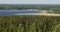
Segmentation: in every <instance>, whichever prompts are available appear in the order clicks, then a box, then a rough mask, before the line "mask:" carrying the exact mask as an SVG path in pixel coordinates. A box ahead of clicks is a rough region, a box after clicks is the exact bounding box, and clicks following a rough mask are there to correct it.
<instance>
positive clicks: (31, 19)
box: [0, 16, 60, 32]
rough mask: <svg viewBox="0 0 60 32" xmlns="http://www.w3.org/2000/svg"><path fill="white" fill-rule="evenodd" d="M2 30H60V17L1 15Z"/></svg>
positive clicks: (0, 25)
mask: <svg viewBox="0 0 60 32" xmlns="http://www.w3.org/2000/svg"><path fill="white" fill-rule="evenodd" d="M0 32H60V17H59V16H56V17H55V16H0Z"/></svg>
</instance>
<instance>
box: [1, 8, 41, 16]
mask: <svg viewBox="0 0 60 32" xmlns="http://www.w3.org/2000/svg"><path fill="white" fill-rule="evenodd" d="M30 13H32V14H30ZM34 13H40V11H39V10H36V9H34V10H29V9H28V10H0V16H12V15H22V14H23V15H33V14H34Z"/></svg>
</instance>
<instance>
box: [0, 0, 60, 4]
mask: <svg viewBox="0 0 60 32" xmlns="http://www.w3.org/2000/svg"><path fill="white" fill-rule="evenodd" d="M0 4H60V0H0Z"/></svg>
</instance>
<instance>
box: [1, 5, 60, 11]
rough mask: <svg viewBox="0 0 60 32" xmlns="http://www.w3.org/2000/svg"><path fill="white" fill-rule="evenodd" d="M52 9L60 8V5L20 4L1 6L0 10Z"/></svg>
mask: <svg viewBox="0 0 60 32" xmlns="http://www.w3.org/2000/svg"><path fill="white" fill-rule="evenodd" d="M50 8H60V5H18V4H15V5H14V4H10V5H8V4H0V9H2V10H11V9H19V10H20V9H40V10H43V9H45V10H49V9H50Z"/></svg>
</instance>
